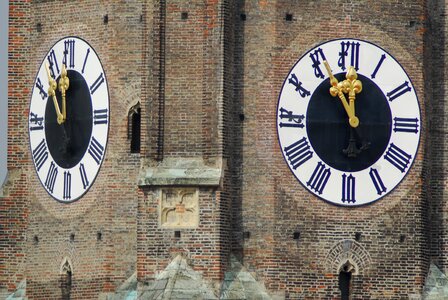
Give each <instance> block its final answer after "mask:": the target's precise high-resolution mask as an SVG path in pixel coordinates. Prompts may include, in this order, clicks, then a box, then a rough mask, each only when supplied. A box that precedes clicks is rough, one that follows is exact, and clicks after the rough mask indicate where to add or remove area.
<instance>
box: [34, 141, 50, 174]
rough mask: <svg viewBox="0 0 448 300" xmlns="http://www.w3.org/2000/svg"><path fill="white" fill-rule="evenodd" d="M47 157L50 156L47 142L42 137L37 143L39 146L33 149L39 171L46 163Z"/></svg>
mask: <svg viewBox="0 0 448 300" xmlns="http://www.w3.org/2000/svg"><path fill="white" fill-rule="evenodd" d="M47 158H48V150H47V144H45V140H44V139H42V141H41V142H40V143H39V145H37V147H36V148H35V149H34V150H33V159H34V163H35V164H36V169H37V171H39V170H40V168H41V167H42V165H43V164H44V163H45V161H46V160H47Z"/></svg>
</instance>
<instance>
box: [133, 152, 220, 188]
mask: <svg viewBox="0 0 448 300" xmlns="http://www.w3.org/2000/svg"><path fill="white" fill-rule="evenodd" d="M222 173H223V172H222V167H221V166H220V167H215V166H213V167H211V166H207V165H205V163H204V161H203V160H202V159H198V158H175V159H173V158H169V159H165V160H164V161H163V162H161V163H160V164H159V165H158V166H156V167H148V168H146V169H144V170H143V171H142V172H141V174H140V176H139V179H138V185H139V186H140V187H145V186H173V185H174V186H176V185H183V186H185V185H187V186H210V187H217V186H219V185H220V183H221V178H222Z"/></svg>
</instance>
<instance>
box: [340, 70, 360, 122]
mask: <svg viewBox="0 0 448 300" xmlns="http://www.w3.org/2000/svg"><path fill="white" fill-rule="evenodd" d="M345 77H346V78H347V79H345V80H344V81H343V82H342V86H343V92H344V93H348V99H349V101H350V102H349V106H350V108H351V110H352V112H353V115H354V114H355V98H356V94H359V93H361V91H362V83H361V81H360V80H358V74H356V70H355V68H354V67H349V68H348V71H347V75H346V76H345Z"/></svg>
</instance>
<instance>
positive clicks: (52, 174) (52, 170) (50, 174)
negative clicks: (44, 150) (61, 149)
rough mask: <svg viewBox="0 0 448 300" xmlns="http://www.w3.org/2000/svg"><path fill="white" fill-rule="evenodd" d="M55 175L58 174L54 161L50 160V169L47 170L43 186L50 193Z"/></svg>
mask: <svg viewBox="0 0 448 300" xmlns="http://www.w3.org/2000/svg"><path fill="white" fill-rule="evenodd" d="M57 176H58V168H57V167H56V165H55V164H54V162H51V164H50V169H49V170H48V173H47V178H46V179H45V186H46V187H47V189H48V190H49V191H50V192H51V193H52V194H53V189H54V184H55V182H56V178H57Z"/></svg>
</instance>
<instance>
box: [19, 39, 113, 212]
mask: <svg viewBox="0 0 448 300" xmlns="http://www.w3.org/2000/svg"><path fill="white" fill-rule="evenodd" d="M70 38H73V39H78V40H81V41H83V42H84V43H86V44H87V45H88V46H89V47H90V50H91V51H93V52H94V53H95V56H96V58H97V59H98V61H99V63H100V66H101V70H102V72H103V76H104V81H105V83H106V89H107V106H108V110H109V114H108V122H107V129H106V143H105V145H104V155H103V157H102V159H101V162H100V164H99V165H98V166H97V167H96V168H97V171H96V173H95V177H94V178H93V179H92V180H91V182H90V184H89V186H88V187H87V188H86V189H85V191H84V192H83V193H81V194H80V195H79V196H78V197H76V198H74V199H70V200H61V199H59V198H56V197H55V196H54V195H52V194H51V193H50V192H49V191H48V190H47V188H46V187H45V185H44V183H43V181H42V179H41V178H40V176H39V172H38V171H37V169H36V164H35V161H34V158H33V155H32V152H33V149H32V148H31V130H30V119H29V114H30V112H31V104H32V100H33V92H34V90H35V88H36V87H35V84H34V83H35V82H36V79H37V78H38V76H39V71H40V69H41V67H42V64H43V63H44V62H45V59H46V57H47V55H48V53H49V52H50V50H51V49H53V48H54V47H55V46H56V45H57V44H58V43H59V42H61V41H63V40H66V39H70ZM83 77H84V76H83ZM30 94H31V95H30V97H29V99H30V100H29V105H28V116H27V118H28V122H27V123H28V124H27V131H28V148H29V153H30V156H31V162H32V164H33V169H34V172H35V174H36V175H37V178H38V179H39V182H40V184H41V186H42V188H43V189H44V190H45V192H46V193H47V194H48V195H50V196H51V198H53V199H54V200H56V201H57V202H59V203H62V204H67V205H68V204H72V203H74V202H77V201H79V200H80V199H81V198H83V197H84V195H85V194H87V193H88V192H89V191H90V189H91V188H92V186H93V185H94V184H95V181H96V179H97V178H98V175H99V173H100V170H101V167H102V166H103V162H104V160H105V158H106V151H107V146H108V144H109V131H110V116H111V114H110V112H111V109H110V92H109V83H108V79H107V74H106V71H105V69H104V67H103V62H102V61H101V57H100V56H99V55H98V52H97V51H96V50H95V48H94V47H92V45H91V44H90V43H89V42H87V41H86V40H85V39H84V38H82V37H80V36H76V35H67V36H64V37H62V38H59V39H58V40H57V41H56V42H54V43H53V44H52V46H51V47H49V48H48V49H47V50H46V52H45V53H44V54H43V57H42V60H41V61H40V63H39V65H38V67H37V71H36V72H35V75H34V77H33V81H32V89H31V91H30ZM47 101H48V99H47ZM91 102H93V100H92V99H91ZM92 113H93V109H92ZM92 117H93V114H92ZM92 120H93V119H92ZM92 133H93V130H92ZM92 133H91V134H90V140H91V139H92ZM90 140H89V142H90ZM48 152H49V156H50V157H51V158H52V160H53V161H54V159H53V157H52V156H51V153H50V151H48ZM87 152H88V151H87V150H86V152H84V154H83V157H82V158H81V160H80V162H81V161H82V160H83V159H84V157H85V155H86V153H87ZM54 162H55V161H54ZM55 164H56V165H57V166H58V167H60V168H62V169H64V170H69V169H65V168H63V167H61V166H59V165H58V164H57V163H56V162H55Z"/></svg>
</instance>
